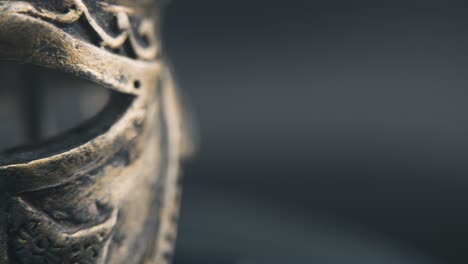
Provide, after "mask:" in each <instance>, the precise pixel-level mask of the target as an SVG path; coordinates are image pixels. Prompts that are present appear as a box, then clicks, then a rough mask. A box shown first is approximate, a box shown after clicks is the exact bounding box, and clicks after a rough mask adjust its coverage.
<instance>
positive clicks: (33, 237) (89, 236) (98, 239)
mask: <svg viewBox="0 0 468 264" xmlns="http://www.w3.org/2000/svg"><path fill="white" fill-rule="evenodd" d="M12 203H13V205H12V207H13V210H14V211H13V213H14V214H15V215H16V217H15V218H14V219H13V220H14V221H15V222H14V223H12V224H11V225H10V232H11V233H10V239H11V242H10V243H11V249H10V251H11V255H12V256H13V257H14V258H15V259H16V260H17V261H18V262H19V263H24V264H36V263H50V264H59V263H60V264H61V263H86V264H88V263H89V264H92V263H99V261H100V260H102V259H105V257H106V255H107V247H108V244H109V243H108V241H109V238H110V237H111V234H112V230H113V228H114V226H115V224H116V222H117V211H116V210H114V211H113V212H112V213H111V215H110V216H109V217H108V219H107V220H106V221H104V222H103V223H100V224H98V225H95V226H91V227H87V228H84V229H79V230H77V229H76V228H75V229H71V228H67V227H64V226H61V225H60V224H58V223H57V222H55V221H54V220H53V219H52V218H50V217H48V216H47V215H46V214H45V213H43V212H40V211H38V210H37V209H35V208H34V207H32V206H31V205H29V204H28V203H26V202H25V201H23V200H22V199H21V198H15V199H13V201H12Z"/></svg>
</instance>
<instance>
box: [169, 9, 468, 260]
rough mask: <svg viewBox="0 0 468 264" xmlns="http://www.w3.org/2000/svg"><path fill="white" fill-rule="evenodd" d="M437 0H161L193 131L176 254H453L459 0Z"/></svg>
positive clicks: (461, 47)
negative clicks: (168, 0)
mask: <svg viewBox="0 0 468 264" xmlns="http://www.w3.org/2000/svg"><path fill="white" fill-rule="evenodd" d="M387 2H389V1H387ZM444 3H445V4H444V6H441V4H442V2H440V1H439V2H438V3H436V2H431V1H426V2H425V3H424V4H417V3H416V2H411V3H410V2H407V1H404V2H403V1H400V2H398V1H397V2H395V1H392V4H382V3H379V2H378V1H368V2H367V1H299V0H294V1H279V0H276V1H261V0H239V1H219V0H218V1H215V0H200V1H189V0H174V1H173V2H172V4H171V5H170V8H169V10H168V11H169V12H168V15H167V17H166V24H165V49H166V51H167V52H168V54H169V57H170V59H171V60H172V62H173V64H174V66H175V71H176V74H177V77H178V80H179V83H180V85H181V87H182V89H183V90H184V91H185V92H186V94H187V96H188V97H189V98H190V99H191V102H192V105H193V107H194V109H195V110H196V114H197V118H198V123H199V125H200V134H201V146H200V152H199V154H198V157H197V158H196V160H195V161H194V162H191V163H189V164H188V166H187V168H186V178H185V190H184V200H183V210H182V218H181V225H180V239H179V241H178V248H177V252H176V264H184V263H193V264H197V263H216V264H218V263H239V264H250V263H466V262H467V261H468V253H467V252H468V251H467V250H466V245H467V242H468V241H467V236H466V234H467V233H468V232H467V231H468V228H467V224H466V223H467V222H468V212H467V210H466V205H467V203H468V192H467V190H468V178H467V175H468V173H467V172H468V163H467V157H468V155H467V154H468V137H467V135H468V122H467V120H466V119H467V113H468V104H467V103H466V102H467V98H468V89H467V87H468V75H467V74H466V72H467V70H468V31H467V29H468V18H467V14H468V8H466V6H465V5H464V4H463V2H462V1H459V2H455V1H452V3H450V4H451V5H450V6H449V3H448V2H444Z"/></svg>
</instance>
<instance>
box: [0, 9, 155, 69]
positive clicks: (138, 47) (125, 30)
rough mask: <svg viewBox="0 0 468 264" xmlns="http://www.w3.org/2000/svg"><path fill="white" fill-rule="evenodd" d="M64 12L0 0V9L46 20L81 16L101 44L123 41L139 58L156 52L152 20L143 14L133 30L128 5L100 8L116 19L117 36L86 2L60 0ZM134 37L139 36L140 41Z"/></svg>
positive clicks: (114, 46) (69, 20)
mask: <svg viewBox="0 0 468 264" xmlns="http://www.w3.org/2000/svg"><path fill="white" fill-rule="evenodd" d="M62 5H63V8H64V9H66V12H65V13H58V12H55V11H50V10H46V9H42V8H38V7H36V6H35V5H34V4H31V3H28V2H22V1H19V2H5V1H0V12H14V13H21V14H26V15H30V16H32V17H36V18H40V19H43V20H47V21H50V22H57V23H60V24H71V23H76V22H77V21H78V20H79V19H80V18H81V17H84V18H85V19H86V21H87V23H88V24H89V26H90V27H91V28H92V30H93V31H94V32H95V33H96V34H97V35H98V36H99V38H100V39H101V46H102V47H108V48H110V49H118V48H121V47H122V46H123V45H124V44H125V43H126V42H127V41H129V43H130V46H131V47H132V49H133V51H134V52H135V54H136V57H137V58H139V59H143V60H152V59H155V58H156V55H157V53H158V48H157V46H158V44H157V39H156V35H155V29H154V22H153V21H152V20H151V19H149V18H144V19H142V20H141V22H140V23H139V26H138V27H137V32H134V29H133V26H132V23H131V21H130V17H129V16H130V15H132V14H135V13H136V11H134V10H133V9H131V8H127V7H123V6H117V5H109V4H105V3H102V4H101V6H102V10H104V11H105V12H109V13H111V14H113V15H114V16H115V18H116V20H117V22H116V24H117V28H118V31H119V33H118V34H117V36H112V35H111V34H110V33H108V32H107V31H106V30H105V29H104V28H103V27H101V26H100V25H99V22H98V21H97V20H96V19H95V18H94V17H93V15H92V14H91V12H90V11H89V9H88V8H87V6H86V5H85V4H84V3H83V1H82V0H72V1H71V2H68V1H63V3H62ZM138 38H140V39H142V40H141V41H139V40H138ZM143 40H144V42H146V43H147V45H146V46H145V45H142V44H141V42H143Z"/></svg>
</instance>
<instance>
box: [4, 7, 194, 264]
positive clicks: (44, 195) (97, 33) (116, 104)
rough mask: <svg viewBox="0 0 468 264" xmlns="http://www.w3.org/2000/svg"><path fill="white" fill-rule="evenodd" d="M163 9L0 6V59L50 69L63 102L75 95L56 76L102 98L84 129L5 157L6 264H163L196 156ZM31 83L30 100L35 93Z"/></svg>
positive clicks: (35, 138)
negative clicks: (82, 83)
mask: <svg viewBox="0 0 468 264" xmlns="http://www.w3.org/2000/svg"><path fill="white" fill-rule="evenodd" d="M164 5H165V3H163V1H160V0H101V1H97V0H44V1H43V0H27V1H0V60H2V61H17V62H19V63H20V68H21V67H23V66H21V65H22V64H26V65H30V64H31V65H38V66H41V67H44V68H47V69H51V70H54V71H57V72H58V74H56V75H50V76H46V77H44V75H42V77H44V78H45V79H46V80H45V82H46V83H48V84H56V85H61V86H62V87H61V88H63V89H65V91H66V92H70V93H71V92H73V90H74V89H81V88H80V87H79V85H74V84H73V83H65V84H64V82H63V81H60V80H62V79H60V74H67V75H71V76H74V77H77V78H80V79H85V80H88V81H90V82H92V83H94V84H97V85H99V86H102V87H103V88H102V89H109V90H108V91H109V95H108V99H107V103H106V105H105V106H104V107H103V108H102V110H100V111H99V112H98V113H97V114H96V115H95V116H93V117H92V118H90V119H89V120H86V121H85V122H82V123H81V124H79V125H78V126H76V127H75V128H72V129H68V130H66V131H65V132H63V133H59V134H58V135H54V136H52V137H49V138H45V139H44V140H39V139H38V138H39V137H38V136H37V135H36V136H34V134H37V131H36V132H34V131H33V132H31V133H29V134H31V135H32V136H31V137H32V138H33V140H31V142H32V143H30V144H26V145H24V146H19V147H15V148H11V149H9V150H6V151H2V152H1V153H0V263H1V264H3V263H24V264H33V263H34V264H36V263H44V264H45V263H57V264H59V263H83V264H84V263H86V264H91V263H124V264H132V263H167V262H170V258H171V254H172V252H173V244H174V240H175V235H176V223H177V217H178V208H179V200H180V191H179V189H180V188H179V182H178V175H179V164H180V160H181V159H182V158H183V157H184V156H186V155H188V154H189V153H190V150H191V147H190V144H189V142H190V140H189V135H188V134H187V133H186V130H185V129H184V126H185V121H184V120H185V115H184V111H183V107H182V106H181V104H180V101H179V97H178V93H177V91H176V88H175V86H174V83H173V79H172V76H171V72H170V70H169V69H168V67H167V65H166V63H165V62H164V60H163V59H162V58H163V56H161V52H160V40H159V33H158V28H159V27H158V25H159V22H160V17H161V12H162V10H163V7H164ZM26 73H27V74H23V75H22V76H21V79H24V80H27V79H28V78H33V75H39V77H41V71H37V70H36V69H35V68H32V70H31V69H29V68H28V71H27V72H26ZM54 76H59V77H57V78H56V77H54ZM44 78H43V79H44ZM43 81H44V80H43ZM1 82H2V80H0V83H1ZM26 83H27V86H28V88H27V89H26V91H27V92H26V94H28V92H29V93H30V94H36V95H35V96H36V97H37V94H38V93H39V96H40V95H41V93H42V91H43V90H36V88H35V87H34V85H35V82H34V81H29V82H26ZM63 89H62V90H63ZM67 89H68V90H67ZM38 91H39V92H38ZM52 91H53V90H52ZM43 93H45V92H43ZM26 98H28V95H26ZM31 98H32V97H31ZM35 100H36V99H33V100H32V101H31V100H30V101H28V100H26V102H27V103H26V104H25V105H26V106H27V105H30V104H28V102H29V103H31V104H33V103H34V101H35ZM31 109H32V112H33V113H32V114H29V115H27V116H28V117H29V122H33V123H34V122H36V123H37V122H38V120H37V118H39V115H38V114H37V113H36V115H37V116H35V113H34V112H35V111H34V109H35V108H34V107H31ZM31 109H30V110H31ZM36 110H40V108H37V109H36ZM35 117H37V118H35ZM26 119H28V118H26ZM32 130H34V129H32Z"/></svg>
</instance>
